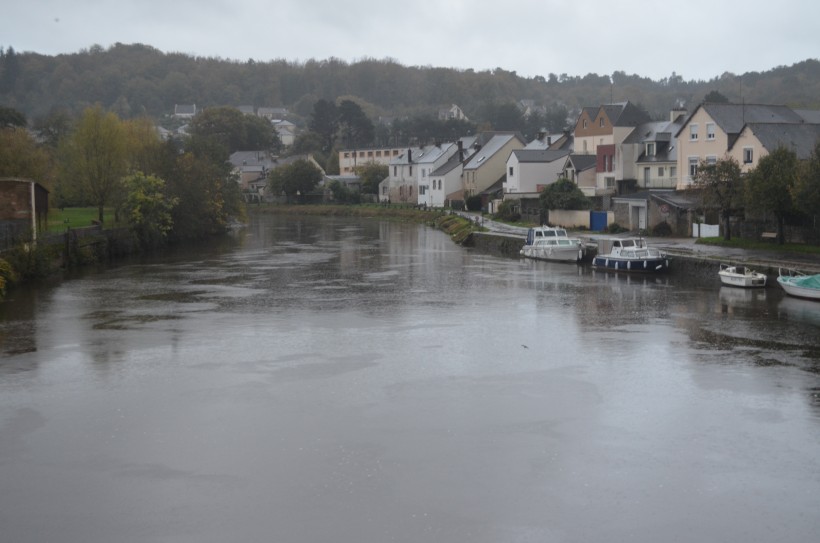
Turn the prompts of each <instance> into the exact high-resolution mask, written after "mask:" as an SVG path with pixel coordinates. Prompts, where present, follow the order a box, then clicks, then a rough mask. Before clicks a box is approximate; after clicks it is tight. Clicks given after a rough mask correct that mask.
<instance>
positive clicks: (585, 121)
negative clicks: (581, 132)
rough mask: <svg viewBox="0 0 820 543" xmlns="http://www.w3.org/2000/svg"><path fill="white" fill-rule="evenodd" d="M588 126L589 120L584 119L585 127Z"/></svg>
mask: <svg viewBox="0 0 820 543" xmlns="http://www.w3.org/2000/svg"><path fill="white" fill-rule="evenodd" d="M586 127H587V120H586V119H584V128H586Z"/></svg>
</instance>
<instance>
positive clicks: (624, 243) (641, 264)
mask: <svg viewBox="0 0 820 543" xmlns="http://www.w3.org/2000/svg"><path fill="white" fill-rule="evenodd" d="M596 241H597V243H598V253H597V254H596V255H595V258H593V259H592V266H593V267H595V268H598V269H605V270H613V271H624V272H635V273H663V272H665V271H668V270H669V256H668V255H667V254H666V252H664V251H661V250H659V249H654V248H649V247H647V245H646V240H644V239H641V238H598V239H597V240H596Z"/></svg>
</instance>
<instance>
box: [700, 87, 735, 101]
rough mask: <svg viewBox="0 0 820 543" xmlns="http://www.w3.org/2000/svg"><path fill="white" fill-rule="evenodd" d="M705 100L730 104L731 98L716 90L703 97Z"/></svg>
mask: <svg viewBox="0 0 820 543" xmlns="http://www.w3.org/2000/svg"><path fill="white" fill-rule="evenodd" d="M703 101H704V102H708V103H710V104H728V103H729V99H728V98H726V97H725V96H723V95H722V94H720V93H719V92H718V91H716V90H712V91H709V94H707V95H706V96H704V97H703Z"/></svg>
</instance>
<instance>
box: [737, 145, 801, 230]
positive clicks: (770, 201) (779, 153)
mask: <svg viewBox="0 0 820 543" xmlns="http://www.w3.org/2000/svg"><path fill="white" fill-rule="evenodd" d="M797 174H798V162H797V154H796V153H795V152H794V151H790V150H788V149H786V148H785V147H778V148H777V149H775V150H774V151H773V152H772V153H770V154H768V155H766V156H764V157H763V158H761V159H760V162H758V163H757V167H756V168H755V169H754V170H752V171H751V172H749V176H748V179H747V182H746V188H747V190H746V201H747V204H748V205H749V206H750V207H752V208H754V209H760V210H763V211H771V212H772V213H773V214H774V216H775V218H776V219H777V242H778V243H780V244H783V243H784V242H785V235H784V225H785V221H786V217H788V216H789V215H790V214H791V213H793V212H794V210H795V209H794V204H793V201H792V191H793V189H794V186H795V182H796V180H797Z"/></svg>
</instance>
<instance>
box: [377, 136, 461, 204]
mask: <svg viewBox="0 0 820 543" xmlns="http://www.w3.org/2000/svg"><path fill="white" fill-rule="evenodd" d="M456 152H457V145H456V144H455V143H443V144H442V143H439V144H435V145H427V146H424V147H412V148H408V149H406V150H405V151H403V152H401V153H400V154H399V155H397V156H395V157H394V158H392V159H391V161H390V164H389V166H388V177H387V179H385V180H384V181H382V183H381V184H380V186H379V187H380V188H379V198H380V199H382V200H384V199H385V195H386V196H387V199H388V200H389V201H391V202H403V203H408V204H413V205H427V206H431V205H432V199H431V195H430V192H429V191H430V189H431V182H430V178H429V176H430V174H432V173H433V172H434V171H435V170H436V169H438V168H439V167H441V166H442V165H443V164H444V163H445V162H447V160H448V159H449V158H450V157H451V156H453V155H454V154H456Z"/></svg>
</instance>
